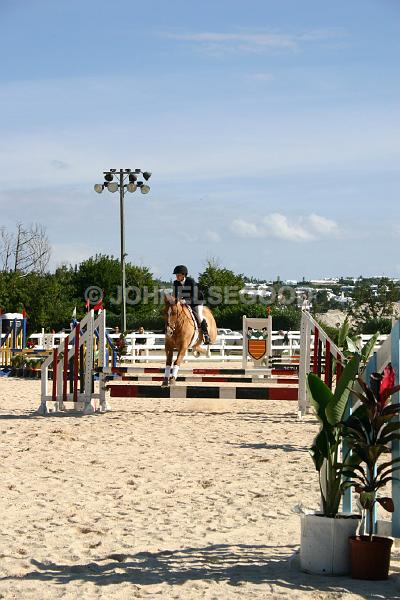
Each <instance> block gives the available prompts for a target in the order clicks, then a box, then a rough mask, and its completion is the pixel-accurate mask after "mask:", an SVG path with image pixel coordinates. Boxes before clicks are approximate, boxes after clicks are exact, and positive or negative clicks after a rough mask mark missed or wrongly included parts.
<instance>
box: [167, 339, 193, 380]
mask: <svg viewBox="0 0 400 600" xmlns="http://www.w3.org/2000/svg"><path fill="white" fill-rule="evenodd" d="M187 349H188V347H187V346H184V347H183V348H180V350H179V351H178V356H177V357H176V361H175V362H174V366H173V367H172V372H171V377H170V378H169V383H170V385H174V383H175V382H176V380H177V377H178V371H179V367H180V366H181V363H182V361H183V359H184V358H185V354H186V352H187Z"/></svg>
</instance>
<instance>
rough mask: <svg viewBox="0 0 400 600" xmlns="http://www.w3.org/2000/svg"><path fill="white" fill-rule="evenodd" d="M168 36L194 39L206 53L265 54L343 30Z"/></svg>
mask: <svg viewBox="0 0 400 600" xmlns="http://www.w3.org/2000/svg"><path fill="white" fill-rule="evenodd" d="M165 35H166V37H168V38H171V39H174V40H180V41H184V42H191V43H193V44H197V45H199V46H200V47H201V48H202V49H203V50H205V51H207V52H215V51H218V50H219V51H224V52H243V53H264V52H269V51H296V50H298V49H299V47H300V46H301V45H302V44H305V43H313V42H314V43H315V42H324V41H325V40H332V39H335V38H338V37H342V36H343V33H342V32H339V31H338V30H334V29H327V30H311V31H306V32H303V33H282V32H274V31H265V30H264V31H246V30H240V31H233V32H212V31H203V32H198V33H167V34H165Z"/></svg>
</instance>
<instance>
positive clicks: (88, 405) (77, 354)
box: [39, 311, 298, 415]
mask: <svg viewBox="0 0 400 600" xmlns="http://www.w3.org/2000/svg"><path fill="white" fill-rule="evenodd" d="M243 331H244V332H245V339H246V341H247V343H246V344H243V357H242V360H243V364H244V365H245V368H242V369H234V368H232V369H214V368H207V369H195V368H193V369H185V368H183V369H181V371H180V375H179V378H178V381H177V383H176V384H175V385H174V386H172V387H170V388H161V386H160V381H161V380H162V378H163V377H162V373H163V371H164V370H163V369H160V368H152V367H147V368H146V367H136V366H111V365H109V360H108V356H107V351H106V346H107V340H106V311H102V312H100V313H99V314H98V316H97V317H96V318H95V317H94V312H93V311H91V312H90V313H88V314H87V315H86V316H85V318H84V319H83V320H82V321H81V322H80V323H78V324H77V326H76V327H75V328H74V329H73V331H72V332H71V334H69V335H68V336H67V337H66V338H65V340H64V342H63V343H62V344H60V346H59V347H58V348H55V349H54V351H53V354H52V355H51V356H49V357H48V358H47V359H46V360H45V361H44V363H43V365H42V368H41V376H42V391H41V405H40V408H39V413H40V414H43V415H45V414H47V413H48V411H49V408H50V410H54V411H57V410H65V409H66V403H72V408H75V409H77V410H83V412H84V413H85V414H91V413H93V412H95V411H97V410H99V411H104V410H106V409H107V408H108V405H107V402H106V390H109V391H110V395H111V397H127V398H221V399H232V400H234V399H263V400H293V401H297V399H298V392H297V389H298V385H297V375H295V376H294V377H290V376H288V375H287V373H286V376H284V377H283V378H282V380H280V379H279V375H275V376H274V374H273V372H272V369H271V368H270V367H269V366H268V365H269V363H270V348H271V331H272V325H271V318H270V317H268V318H266V319H248V318H247V317H243ZM249 357H251V359H252V361H253V364H251V363H250V362H249ZM50 370H52V380H51V390H49V387H50V381H49V372H50ZM157 373H158V376H157ZM96 376H97V379H98V381H97V380H96V381H95V379H96ZM131 382H132V383H131ZM146 384H147V385H146ZM191 384H193V385H191ZM95 389H96V391H95Z"/></svg>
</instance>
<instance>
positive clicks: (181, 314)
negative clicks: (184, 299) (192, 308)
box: [164, 294, 191, 325]
mask: <svg viewBox="0 0 400 600" xmlns="http://www.w3.org/2000/svg"><path fill="white" fill-rule="evenodd" d="M172 306H175V307H176V309H177V311H178V316H177V323H178V324H179V325H182V323H183V322H184V321H185V320H189V321H190V320H191V317H190V315H189V311H188V310H185V305H184V304H182V303H181V301H180V300H176V299H175V298H174V296H171V295H170V294H165V296H164V320H165V321H167V319H168V310H169V309H170V308H171V307H172Z"/></svg>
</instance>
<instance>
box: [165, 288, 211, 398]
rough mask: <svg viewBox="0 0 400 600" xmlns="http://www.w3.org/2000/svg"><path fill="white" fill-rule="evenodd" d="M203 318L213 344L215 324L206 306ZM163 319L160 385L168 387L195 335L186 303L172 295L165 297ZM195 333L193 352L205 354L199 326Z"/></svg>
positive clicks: (174, 377)
mask: <svg viewBox="0 0 400 600" xmlns="http://www.w3.org/2000/svg"><path fill="white" fill-rule="evenodd" d="M204 318H205V320H206V321H207V328H208V335H209V337H210V343H211V344H213V343H214V342H215V340H216V339H217V324H216V322H215V319H214V317H213V314H212V312H211V310H210V309H209V308H207V306H205V307H204ZM164 319H165V323H166V331H165V354H166V364H165V374H164V380H163V382H162V384H161V387H169V386H170V385H173V384H174V383H175V381H176V378H177V375H178V371H179V367H180V366H181V363H182V360H183V358H184V356H185V354H186V352H187V350H188V349H189V347H190V344H191V343H193V338H194V337H195V335H196V327H195V324H194V322H193V317H192V315H191V314H190V310H189V307H188V305H187V304H185V303H182V302H181V301H180V300H175V298H173V297H172V296H166V297H165V306H164ZM197 335H198V338H197V340H196V341H195V342H194V344H193V353H194V354H195V355H197V356H199V355H200V354H207V350H205V349H204V348H202V347H201V344H202V343H203V333H202V331H201V328H200V326H199V327H198V328H197ZM175 349H176V350H177V351H178V356H177V357H176V360H175V362H174V366H173V367H172V360H173V354H174V350H175ZM171 367H172V369H171Z"/></svg>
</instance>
